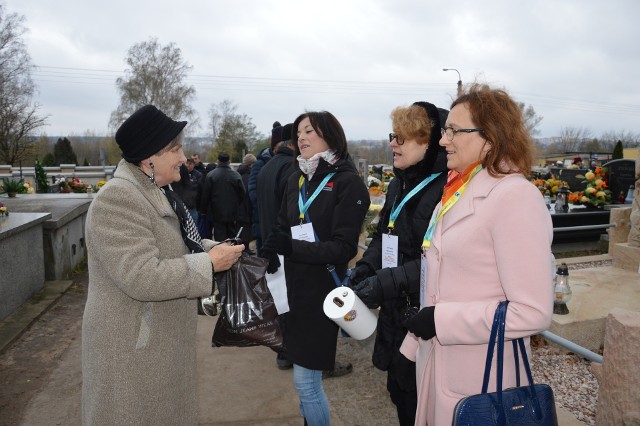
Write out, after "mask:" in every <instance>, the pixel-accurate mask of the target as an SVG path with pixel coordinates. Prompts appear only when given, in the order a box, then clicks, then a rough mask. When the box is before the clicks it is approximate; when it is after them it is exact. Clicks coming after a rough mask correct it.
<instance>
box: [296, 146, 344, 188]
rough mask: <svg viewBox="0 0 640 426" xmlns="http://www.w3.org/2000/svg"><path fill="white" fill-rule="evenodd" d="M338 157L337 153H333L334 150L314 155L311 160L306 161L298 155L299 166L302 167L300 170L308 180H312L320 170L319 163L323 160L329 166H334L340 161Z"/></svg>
mask: <svg viewBox="0 0 640 426" xmlns="http://www.w3.org/2000/svg"><path fill="white" fill-rule="evenodd" d="M337 157H338V156H337V155H336V153H335V151H333V150H332V149H328V150H326V151H324V152H319V153H317V154H314V155H313V156H312V157H311V158H309V159H306V160H305V159H304V158H302V155H298V165H299V166H300V170H302V173H304V174H305V175H307V178H308V179H309V180H311V178H312V177H313V174H314V173H315V172H316V169H317V168H318V163H319V162H320V159H321V158H322V159H324V161H326V162H327V163H329V164H334V163H335V162H336V161H338V158H337Z"/></svg>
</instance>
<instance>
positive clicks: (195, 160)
mask: <svg viewBox="0 0 640 426" xmlns="http://www.w3.org/2000/svg"><path fill="white" fill-rule="evenodd" d="M191 159H192V160H193V168H194V169H196V170H197V171H198V172H199V173H200V174H201V175H202V178H203V179H204V177H205V176H206V175H207V173H206V171H205V169H204V164H202V161H200V154H193V155H191ZM187 161H189V160H187Z"/></svg>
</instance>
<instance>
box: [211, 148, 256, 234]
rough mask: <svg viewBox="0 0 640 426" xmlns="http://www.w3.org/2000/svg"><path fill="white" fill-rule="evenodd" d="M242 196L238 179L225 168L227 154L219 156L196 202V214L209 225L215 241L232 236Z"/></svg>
mask: <svg viewBox="0 0 640 426" xmlns="http://www.w3.org/2000/svg"><path fill="white" fill-rule="evenodd" d="M244 194H245V191H244V184H243V183H242V177H241V176H240V174H239V173H238V172H237V171H235V170H233V169H232V168H231V167H230V166H229V154H227V153H226V152H221V153H220V154H218V167H216V168H215V169H214V170H212V171H210V172H209V173H208V174H207V177H206V179H205V181H204V188H203V189H202V198H201V202H200V214H205V215H206V216H207V218H208V219H209V220H210V221H211V224H212V225H213V236H214V239H215V240H216V241H224V240H226V239H227V238H234V237H235V236H236V234H237V232H238V222H237V219H238V208H239V206H240V203H242V199H243V198H244Z"/></svg>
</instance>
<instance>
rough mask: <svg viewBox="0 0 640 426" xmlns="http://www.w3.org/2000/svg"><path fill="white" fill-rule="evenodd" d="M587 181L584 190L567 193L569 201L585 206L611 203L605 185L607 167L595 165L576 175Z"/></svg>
mask: <svg viewBox="0 0 640 426" xmlns="http://www.w3.org/2000/svg"><path fill="white" fill-rule="evenodd" d="M576 177H577V178H578V179H584V181H583V182H586V183H587V186H586V188H585V189H584V191H576V192H573V193H571V194H570V195H569V203H573V204H575V205H584V206H587V207H602V206H604V205H605V204H609V203H611V191H610V190H609V189H608V188H609V186H608V185H607V169H606V168H602V167H596V168H595V170H594V171H591V170H590V171H588V172H587V173H585V174H584V176H583V175H577V176H576Z"/></svg>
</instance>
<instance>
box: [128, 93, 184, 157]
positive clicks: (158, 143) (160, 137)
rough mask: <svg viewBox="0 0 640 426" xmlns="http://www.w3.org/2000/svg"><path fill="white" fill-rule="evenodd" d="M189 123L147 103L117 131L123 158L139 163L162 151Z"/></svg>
mask: <svg viewBox="0 0 640 426" xmlns="http://www.w3.org/2000/svg"><path fill="white" fill-rule="evenodd" d="M186 125H187V122H186V121H174V120H172V119H171V118H169V117H167V116H166V114H165V113H163V112H162V111H160V110H159V109H158V108H156V107H155V106H153V105H145V106H143V107H142V108H140V109H138V110H137V111H136V112H134V113H133V114H131V116H130V117H129V118H127V119H126V120H125V121H124V123H122V125H121V126H120V127H119V128H118V131H117V132H116V142H117V143H118V146H120V150H121V151H122V158H124V159H125V160H127V161H129V162H131V163H137V162H138V161H142V160H144V159H146V158H149V157H151V156H152V155H153V154H156V153H157V152H158V151H161V150H162V149H163V148H164V147H165V146H167V145H169V142H171V141H172V140H174V139H175V137H176V136H178V134H179V133H180V132H181V131H182V129H184V126H186Z"/></svg>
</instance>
